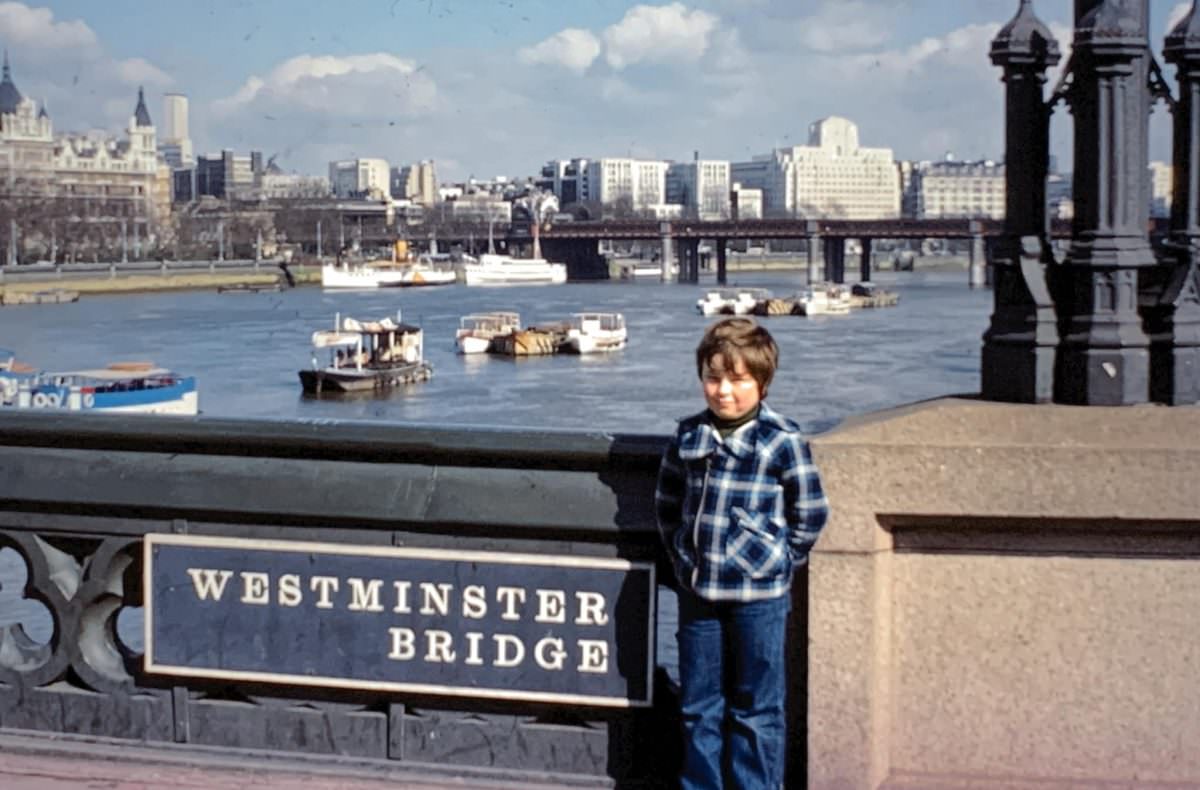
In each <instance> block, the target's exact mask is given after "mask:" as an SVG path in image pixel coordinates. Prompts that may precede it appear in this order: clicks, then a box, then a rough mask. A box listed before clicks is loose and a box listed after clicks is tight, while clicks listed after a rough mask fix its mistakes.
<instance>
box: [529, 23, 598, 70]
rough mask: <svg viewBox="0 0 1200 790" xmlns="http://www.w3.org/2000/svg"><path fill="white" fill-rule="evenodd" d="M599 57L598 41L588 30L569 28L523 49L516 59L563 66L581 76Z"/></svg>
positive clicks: (535, 63)
mask: <svg viewBox="0 0 1200 790" xmlns="http://www.w3.org/2000/svg"><path fill="white" fill-rule="evenodd" d="M599 56H600V41H599V39H597V38H596V37H595V36H594V35H593V34H592V32H591V31H590V30H583V29H582V28H577V27H569V28H566V29H565V30H560V31H558V32H557V33H555V34H554V35H553V36H550V37H549V38H547V39H545V40H544V41H541V42H539V43H537V44H534V45H533V46H532V47H525V48H524V49H522V50H520V51H519V52H518V53H517V58H518V59H519V60H520V61H521V62H522V63H525V64H529V65H537V64H548V65H556V66H563V67H565V68H567V69H570V70H571V71H573V72H575V73H576V74H582V73H583V72H585V71H587V69H588V67H589V66H591V65H592V63H593V62H594V61H595V60H596V58H597V57H599Z"/></svg>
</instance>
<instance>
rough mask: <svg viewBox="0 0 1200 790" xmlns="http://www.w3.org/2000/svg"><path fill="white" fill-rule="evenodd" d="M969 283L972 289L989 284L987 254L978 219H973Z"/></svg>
mask: <svg viewBox="0 0 1200 790" xmlns="http://www.w3.org/2000/svg"><path fill="white" fill-rule="evenodd" d="M967 285H969V286H970V287H971V289H972V290H974V289H975V288H983V287H984V286H986V285H987V255H986V254H985V250H984V246H983V232H982V230H981V229H980V225H979V222H978V221H976V220H971V258H970V264H969V265H968V266H967Z"/></svg>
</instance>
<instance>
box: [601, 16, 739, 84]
mask: <svg viewBox="0 0 1200 790" xmlns="http://www.w3.org/2000/svg"><path fill="white" fill-rule="evenodd" d="M716 25H717V17H715V16H713V15H712V14H710V13H708V12H706V11H699V10H689V9H688V8H687V6H685V5H684V4H683V3H671V4H669V5H662V6H649V5H639V6H634V7H633V8H631V9H629V11H628V12H626V14H625V17H624V18H623V19H622V20H621V21H620V22H617V23H616V24H614V25H610V26H609V27H608V28H607V29H605V31H604V45H605V52H604V57H605V60H607V61H608V65H610V66H612V67H613V68H614V69H623V68H626V67H628V66H632V65H634V64H636V63H668V62H672V61H676V60H683V61H689V62H691V61H696V60H698V59H699V58H700V57H701V56H702V55H703V54H704V52H705V50H706V49H708V44H709V35H710V34H711V33H712V32H713V30H714V28H715V27H716Z"/></svg>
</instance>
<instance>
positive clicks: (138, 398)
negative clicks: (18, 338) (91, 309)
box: [0, 351, 200, 414]
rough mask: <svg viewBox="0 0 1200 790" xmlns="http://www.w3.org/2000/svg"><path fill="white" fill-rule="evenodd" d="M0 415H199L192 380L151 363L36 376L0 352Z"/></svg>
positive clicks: (10, 355) (116, 364)
mask: <svg viewBox="0 0 1200 790" xmlns="http://www.w3.org/2000/svg"><path fill="white" fill-rule="evenodd" d="M0 358H2V359H0V409H30V410H34V411H60V410H62V411H77V412H88V413H97V414H98V413H106V414H107V413H136V414H198V413H199V411H200V408H199V397H198V395H197V393H196V379H195V378H193V377H191V376H180V375H179V374H177V373H174V372H172V371H170V370H167V369H166V368H160V367H156V366H155V365H154V364H153V363H151V362H114V363H113V364H111V365H109V366H108V367H106V368H99V369H94V370H74V371H64V372H51V371H34V370H31V369H29V368H28V367H27V366H24V365H21V364H20V363H17V362H15V361H14V360H13V355H12V353H11V352H7V351H0Z"/></svg>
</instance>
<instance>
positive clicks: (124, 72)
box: [116, 58, 174, 87]
mask: <svg viewBox="0 0 1200 790" xmlns="http://www.w3.org/2000/svg"><path fill="white" fill-rule="evenodd" d="M116 70H117V74H118V75H119V77H120V79H121V81H122V82H124V83H127V84H129V85H153V86H156V87H166V86H167V85H170V84H171V83H173V82H174V80H173V79H172V78H171V75H169V74H167V73H166V72H165V71H163V70H162V69H160V68H159V67H158V66H155V65H154V64H153V63H151V62H149V61H147V60H144V59H142V58H129V59H128V60H122V61H120V62H118V63H117V64H116Z"/></svg>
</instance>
